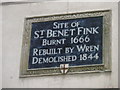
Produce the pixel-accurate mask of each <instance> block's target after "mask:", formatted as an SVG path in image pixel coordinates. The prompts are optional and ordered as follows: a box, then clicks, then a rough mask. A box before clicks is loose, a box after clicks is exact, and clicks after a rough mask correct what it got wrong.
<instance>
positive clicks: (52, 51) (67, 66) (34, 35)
mask: <svg viewBox="0 0 120 90" xmlns="http://www.w3.org/2000/svg"><path fill="white" fill-rule="evenodd" d="M110 17H111V12H110V10H104V11H93V12H83V13H72V14H62V15H52V16H42V17H29V18H26V19H25V30H24V35H23V48H22V57H21V73H20V77H26V76H42V75H59V74H72V73H81V72H82V73H83V72H100V71H110V59H111V58H110V46H111V42H110V33H111V30H110V27H111V23H110V22H111V18H110Z"/></svg>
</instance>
